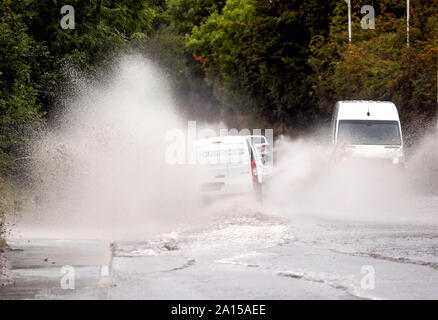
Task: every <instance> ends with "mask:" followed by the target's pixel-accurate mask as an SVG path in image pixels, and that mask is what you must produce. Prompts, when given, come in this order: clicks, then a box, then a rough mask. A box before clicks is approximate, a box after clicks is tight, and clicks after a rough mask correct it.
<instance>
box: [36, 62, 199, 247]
mask: <svg viewBox="0 0 438 320" xmlns="http://www.w3.org/2000/svg"><path fill="white" fill-rule="evenodd" d="M115 65H116V67H115V68H114V71H113V72H112V73H111V74H109V75H107V77H106V79H104V80H102V79H101V80H100V81H94V82H93V81H89V80H87V79H85V78H81V77H77V76H74V73H72V75H73V78H74V79H73V81H72V82H71V83H73V85H72V87H71V88H68V89H67V91H68V92H69V95H67V96H69V97H70V98H69V100H68V101H67V102H65V110H64V111H63V112H62V114H61V116H60V119H59V121H58V125H57V126H55V129H51V130H49V131H48V132H46V133H45V134H44V135H43V137H41V138H39V139H37V140H36V141H34V144H33V146H32V150H33V154H32V159H33V173H32V174H33V178H34V186H35V192H34V199H36V201H35V202H36V205H35V206H36V208H34V210H33V220H32V227H33V230H36V229H38V228H36V226H37V225H38V226H39V227H40V228H41V230H42V234H43V236H44V237H47V236H50V234H51V233H56V234H53V236H59V235H61V237H83V238H84V237H85V238H90V237H91V238H94V237H98V238H111V239H114V238H124V237H129V238H134V237H136V236H140V237H141V236H144V235H145V234H147V233H148V232H150V231H153V230H155V231H156V230H160V229H168V228H169V226H171V225H174V223H175V222H176V221H183V220H185V219H186V217H187V216H190V215H192V213H193V212H196V208H197V205H198V195H197V193H196V190H197V188H196V185H195V183H192V181H193V179H192V177H193V174H192V173H191V172H190V170H189V169H188V167H185V166H172V165H169V164H168V163H167V162H166V161H165V154H166V148H167V147H168V142H166V138H165V137H166V133H167V132H168V131H169V130H171V129H174V128H182V127H183V126H184V121H183V119H181V118H180V117H179V116H178V113H177V112H176V108H175V105H174V101H173V100H172V96H171V94H170V89H169V85H168V83H167V81H166V78H165V76H164V75H163V74H162V73H161V71H160V70H159V69H157V68H156V67H155V66H154V65H153V63H151V62H150V61H148V60H145V59H143V58H139V57H135V56H130V57H125V58H123V59H121V60H120V61H118V62H117V63H116V64H115Z"/></svg>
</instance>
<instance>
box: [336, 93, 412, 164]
mask: <svg viewBox="0 0 438 320" xmlns="http://www.w3.org/2000/svg"><path fill="white" fill-rule="evenodd" d="M332 142H333V144H334V145H336V146H338V147H341V148H344V150H345V151H346V153H347V154H348V155H349V156H351V157H354V158H366V159H381V160H382V161H384V162H388V163H392V164H394V165H399V164H403V163H404V158H405V157H404V150H403V136H402V130H401V125H400V118H399V115H398V112H397V107H396V106H395V104H393V103H392V102H384V101H338V102H337V103H336V104H335V109H334V112H333V118H332Z"/></svg>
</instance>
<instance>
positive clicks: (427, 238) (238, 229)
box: [0, 198, 438, 299]
mask: <svg viewBox="0 0 438 320" xmlns="http://www.w3.org/2000/svg"><path fill="white" fill-rule="evenodd" d="M428 200H429V202H428V206H429V211H427V210H424V211H423V214H426V215H427V214H434V212H436V211H434V210H435V209H436V208H434V207H433V204H435V203H438V201H436V199H434V198H429V199H428ZM226 209H227V210H226V211H225V212H226V213H224V214H218V215H216V216H215V217H214V219H211V220H209V221H208V222H205V223H204V224H202V225H200V224H198V225H191V226H185V227H181V228H178V229H175V230H173V231H172V232H166V233H161V234H156V235H154V236H150V237H148V238H147V239H144V240H136V241H116V242H114V243H113V244H112V245H110V244H109V243H108V242H104V241H88V242H87V241H79V240H71V241H54V240H45V241H43V240H39V241H35V240H32V241H31V242H26V241H23V240H21V241H18V240H16V241H11V242H10V244H11V246H13V247H15V248H21V249H23V250H24V251H9V252H8V257H9V261H10V263H11V267H12V268H11V269H12V275H13V279H14V280H15V284H13V285H10V286H6V287H3V288H1V289H0V297H1V298H2V299H5V298H8V299H9V298H12V299H14V298H20V299H22V298H26V299H27V298H28V299H50V298H56V299H72V298H73V299H437V298H438V246H437V243H438V226H437V225H434V224H431V223H428V224H422V223H421V221H422V220H421V219H420V220H419V221H417V222H415V221H411V222H406V221H404V222H402V223H381V222H379V223H372V222H369V221H366V222H357V221H356V222H354V221H347V220H345V219H343V220H339V219H334V218H329V217H327V218H322V217H320V216H318V217H315V216H309V215H301V216H300V215H294V216H293V217H288V218H285V217H284V216H280V215H276V214H270V213H269V212H268V211H269V209H267V208H260V209H257V208H254V207H252V208H245V207H242V204H241V203H239V201H238V200H236V202H233V203H230V204H228V205H227V208H226ZM423 220H424V216H423ZM108 250H110V251H111V255H112V259H111V261H110V266H109V270H110V272H109V274H108V277H107V278H106V277H105V276H104V277H102V275H104V273H102V265H105V262H104V261H105V258H104V256H105V252H106V251H108ZM47 257H49V258H48V260H47V261H45V260H44V259H45V258H47ZM106 259H107V258H106ZM107 260H108V259H107ZM35 261H39V264H35ZM51 261H54V262H55V261H56V262H55V263H56V264H51ZM64 264H68V265H72V266H74V268H75V270H76V274H75V277H76V287H75V289H74V290H63V289H62V288H61V285H60V281H61V279H62V277H63V274H61V273H60V268H61V266H62V265H64ZM369 276H372V277H373V279H372V284H373V285H372V286H371V287H370V285H369V284H370V282H369V281H368V280H370V278H369ZM103 280H104V281H103ZM364 281H365V282H364ZM367 281H368V282H367Z"/></svg>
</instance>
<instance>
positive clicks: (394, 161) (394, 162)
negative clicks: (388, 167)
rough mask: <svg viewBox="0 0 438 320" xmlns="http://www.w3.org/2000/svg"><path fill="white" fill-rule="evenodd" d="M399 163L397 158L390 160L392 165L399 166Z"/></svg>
mask: <svg viewBox="0 0 438 320" xmlns="http://www.w3.org/2000/svg"><path fill="white" fill-rule="evenodd" d="M399 163H400V159H399V158H394V159H392V164H399Z"/></svg>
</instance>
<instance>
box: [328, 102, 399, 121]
mask: <svg viewBox="0 0 438 320" xmlns="http://www.w3.org/2000/svg"><path fill="white" fill-rule="evenodd" d="M337 108H338V111H337V112H338V120H392V121H400V119H399V115H398V111H397V107H396V106H395V104H394V103H392V102H390V101H365V100H351V101H338V102H337ZM368 112H369V116H368Z"/></svg>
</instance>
